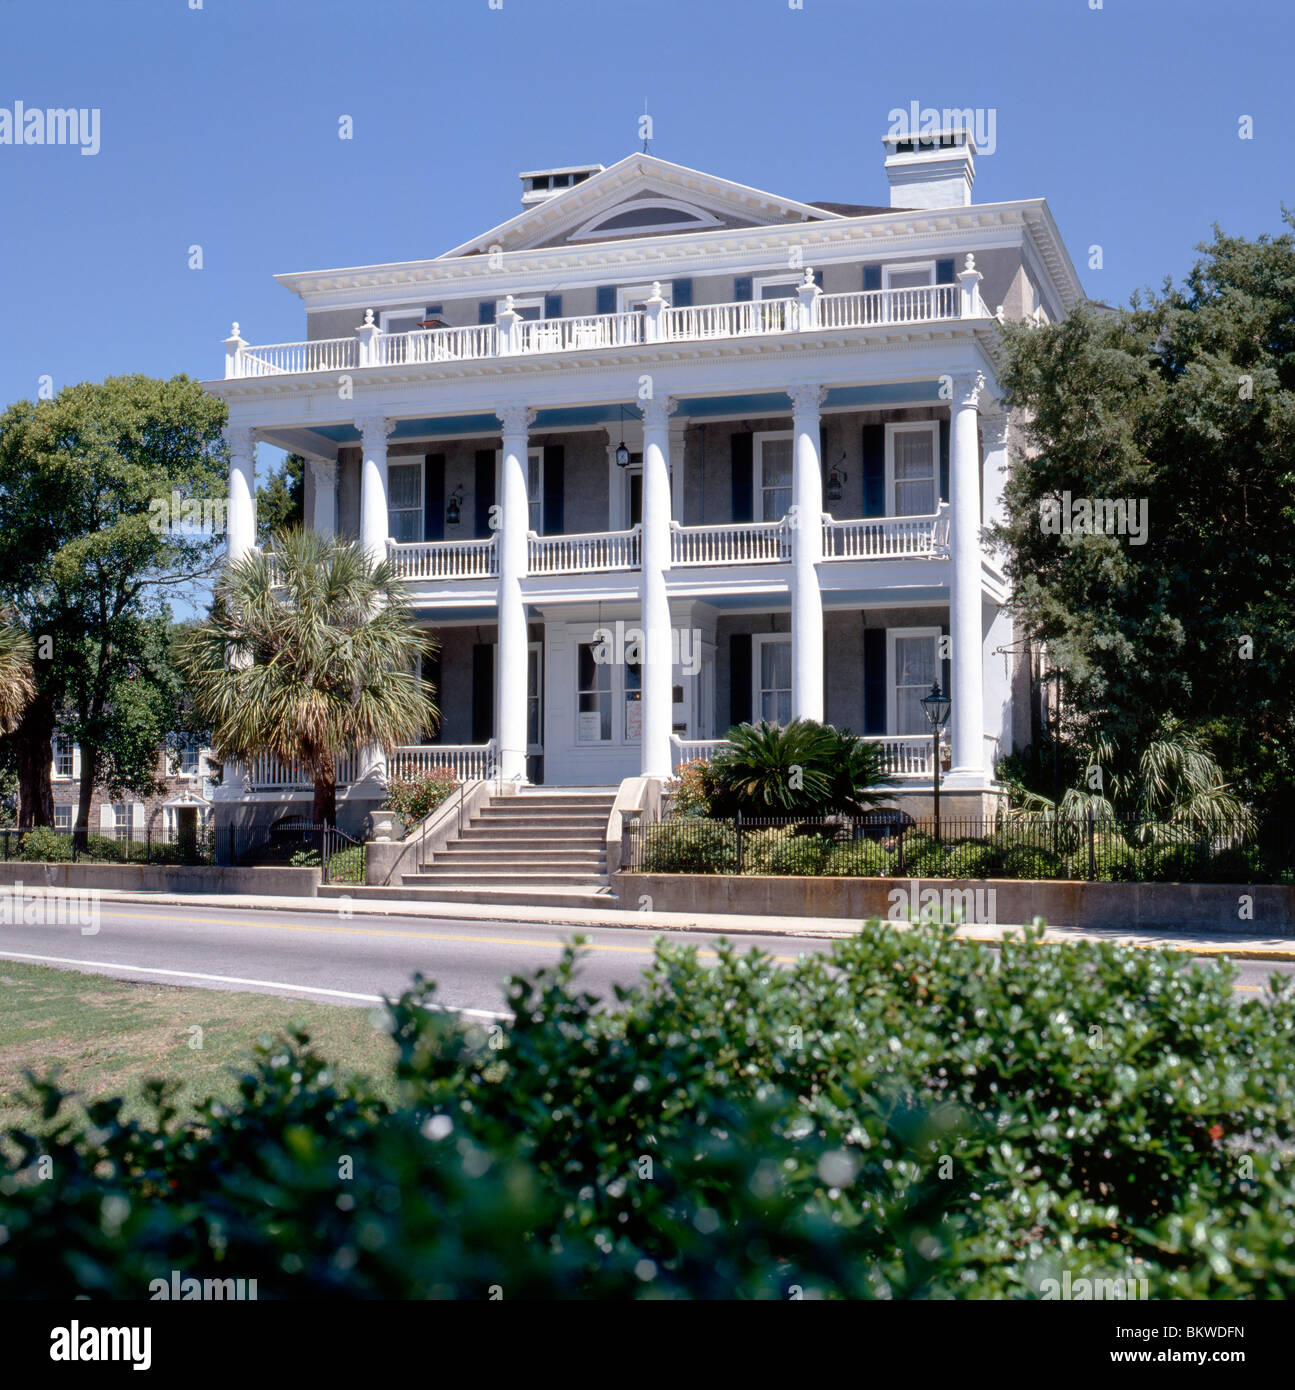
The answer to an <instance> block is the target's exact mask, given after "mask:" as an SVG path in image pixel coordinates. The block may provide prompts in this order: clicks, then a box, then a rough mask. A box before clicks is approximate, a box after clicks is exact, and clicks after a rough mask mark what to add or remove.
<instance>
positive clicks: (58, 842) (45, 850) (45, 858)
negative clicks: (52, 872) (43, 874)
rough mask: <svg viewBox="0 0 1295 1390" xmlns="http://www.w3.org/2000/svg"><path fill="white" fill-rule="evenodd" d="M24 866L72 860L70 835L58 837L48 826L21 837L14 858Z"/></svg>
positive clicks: (40, 827) (39, 827)
mask: <svg viewBox="0 0 1295 1390" xmlns="http://www.w3.org/2000/svg"><path fill="white" fill-rule="evenodd" d="M14 857H15V858H17V859H21V860H22V861H23V862H24V863H26V864H57V863H62V862H65V861H68V860H70V859H71V858H72V837H71V835H60V834H59V832H58V831H57V830H51V829H50V828H49V827H48V826H38V827H37V828H36V829H35V830H29V831H28V832H27V834H25V835H24V836H23V837H22V843H21V844H20V845H19V846H18V852H17V854H16V855H15V856H14Z"/></svg>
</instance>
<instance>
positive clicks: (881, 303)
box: [818, 285, 962, 328]
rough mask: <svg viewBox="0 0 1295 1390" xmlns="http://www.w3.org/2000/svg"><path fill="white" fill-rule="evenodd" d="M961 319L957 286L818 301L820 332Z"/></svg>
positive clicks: (826, 297)
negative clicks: (833, 329)
mask: <svg viewBox="0 0 1295 1390" xmlns="http://www.w3.org/2000/svg"><path fill="white" fill-rule="evenodd" d="M961 316H962V288H961V286H959V285H922V286H919V287H917V288H915V289H907V290H856V291H853V292H851V293H848V294H825V295H821V296H820V297H819V301H818V326H819V327H820V328H871V327H873V326H884V325H885V324H893V323H925V322H926V321H927V320H928V319H956V318H960V317H961Z"/></svg>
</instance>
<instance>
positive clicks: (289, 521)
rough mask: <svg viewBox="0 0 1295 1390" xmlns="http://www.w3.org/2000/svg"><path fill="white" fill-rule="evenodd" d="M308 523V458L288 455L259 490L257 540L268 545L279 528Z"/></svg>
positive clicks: (257, 490) (257, 494) (257, 492)
mask: <svg viewBox="0 0 1295 1390" xmlns="http://www.w3.org/2000/svg"><path fill="white" fill-rule="evenodd" d="M305 524H306V460H305V459H303V458H301V457H300V455H298V454H287V455H285V457H284V460H283V462H282V463H281V464H280V465H279V467H278V468H277V469H275V471H274V472H273V473H271V474H270V476H269V479H268V480H267V481H266V484H265V486H264V487H258V488H257V489H256V532H257V540H258V542H259V543H260V544H261V545H265V544H267V543H268V541H269V540H270V537H271V536H273V535H274V533H275V532H276V531H283V530H286V529H287V528H288V527H290V526H304V525H305Z"/></svg>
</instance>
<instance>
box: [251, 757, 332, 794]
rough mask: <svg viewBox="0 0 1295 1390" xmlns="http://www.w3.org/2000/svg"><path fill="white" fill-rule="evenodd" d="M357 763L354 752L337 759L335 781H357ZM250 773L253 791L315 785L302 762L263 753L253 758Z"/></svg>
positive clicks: (302, 787) (300, 787)
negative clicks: (289, 760)
mask: <svg viewBox="0 0 1295 1390" xmlns="http://www.w3.org/2000/svg"><path fill="white" fill-rule="evenodd" d="M355 773H356V764H355V757H354V755H353V754H349V753H347V754H343V755H342V756H341V757H340V758H338V759H337V764H336V768H335V774H336V775H335V781H336V784H337V786H339V787H349V786H350V785H351V783H352V782H354V781H355ZM248 775H249V777H250V780H251V783H252V790H253V791H300V790H304V789H307V788H310V787H313V786H314V782H313V781H312V780H311V777H310V774H309V773H308V772H307V771H306V769H305V768H304V767H303V766H302V765H301V764H300V763H293V762H288V761H287V760H285V759H283V758H277V757H275V756H274V754H273V753H262V754H260V755H259V756H258V757H256V758H253V759H252V763H251V766H250V767H249V768H248Z"/></svg>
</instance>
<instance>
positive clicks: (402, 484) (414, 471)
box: [387, 463, 423, 512]
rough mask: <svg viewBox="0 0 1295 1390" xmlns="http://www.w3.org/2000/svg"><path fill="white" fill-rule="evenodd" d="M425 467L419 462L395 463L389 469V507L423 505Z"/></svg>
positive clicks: (389, 508)
mask: <svg viewBox="0 0 1295 1390" xmlns="http://www.w3.org/2000/svg"><path fill="white" fill-rule="evenodd" d="M422 484H423V469H422V465H421V464H418V463H393V464H391V465H390V466H389V467H388V469H387V508H388V510H389V511H393V512H395V511H400V510H401V509H402V508H405V507H421V506H422V504H423V499H422Z"/></svg>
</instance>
